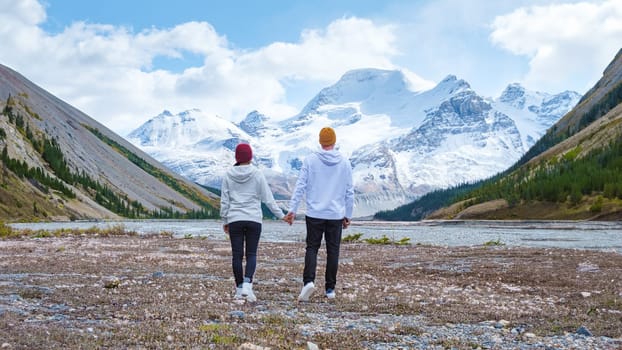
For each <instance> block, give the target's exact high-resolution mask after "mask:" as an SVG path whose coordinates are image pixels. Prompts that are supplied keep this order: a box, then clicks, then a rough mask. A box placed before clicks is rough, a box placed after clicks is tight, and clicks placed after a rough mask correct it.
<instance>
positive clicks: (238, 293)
mask: <svg viewBox="0 0 622 350" xmlns="http://www.w3.org/2000/svg"><path fill="white" fill-rule="evenodd" d="M234 298H235V299H242V298H244V296H242V287H237V288H235V296H234Z"/></svg>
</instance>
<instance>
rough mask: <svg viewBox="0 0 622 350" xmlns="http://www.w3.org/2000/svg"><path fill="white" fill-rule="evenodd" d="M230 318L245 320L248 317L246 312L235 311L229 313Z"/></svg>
mask: <svg viewBox="0 0 622 350" xmlns="http://www.w3.org/2000/svg"><path fill="white" fill-rule="evenodd" d="M229 316H231V317H237V318H244V317H246V314H245V313H244V311H240V310H234V311H231V312H229Z"/></svg>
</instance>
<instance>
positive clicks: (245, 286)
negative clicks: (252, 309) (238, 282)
mask: <svg viewBox="0 0 622 350" xmlns="http://www.w3.org/2000/svg"><path fill="white" fill-rule="evenodd" d="M242 297H244V298H246V300H247V301H250V302H254V301H257V297H256V296H255V293H253V283H251V282H244V283H242Z"/></svg>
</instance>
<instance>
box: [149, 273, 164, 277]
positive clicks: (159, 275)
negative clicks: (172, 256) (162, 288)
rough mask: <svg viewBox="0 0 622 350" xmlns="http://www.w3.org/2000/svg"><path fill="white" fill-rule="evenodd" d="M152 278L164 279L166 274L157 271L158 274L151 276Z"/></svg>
mask: <svg viewBox="0 0 622 350" xmlns="http://www.w3.org/2000/svg"><path fill="white" fill-rule="evenodd" d="M151 277H153V278H162V277H164V272H162V271H156V272H154V273H152V274H151Z"/></svg>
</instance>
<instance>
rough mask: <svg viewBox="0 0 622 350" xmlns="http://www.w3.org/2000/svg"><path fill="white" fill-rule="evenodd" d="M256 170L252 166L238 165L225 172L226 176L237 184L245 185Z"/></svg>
mask: <svg viewBox="0 0 622 350" xmlns="http://www.w3.org/2000/svg"><path fill="white" fill-rule="evenodd" d="M256 171H257V169H256V168H255V167H254V166H252V165H250V164H249V165H238V166H234V167H231V168H230V169H229V170H228V171H227V176H229V177H230V178H231V180H233V181H235V182H237V183H245V182H247V181H248V180H250V179H251V178H252V177H253V174H255V172H256Z"/></svg>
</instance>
